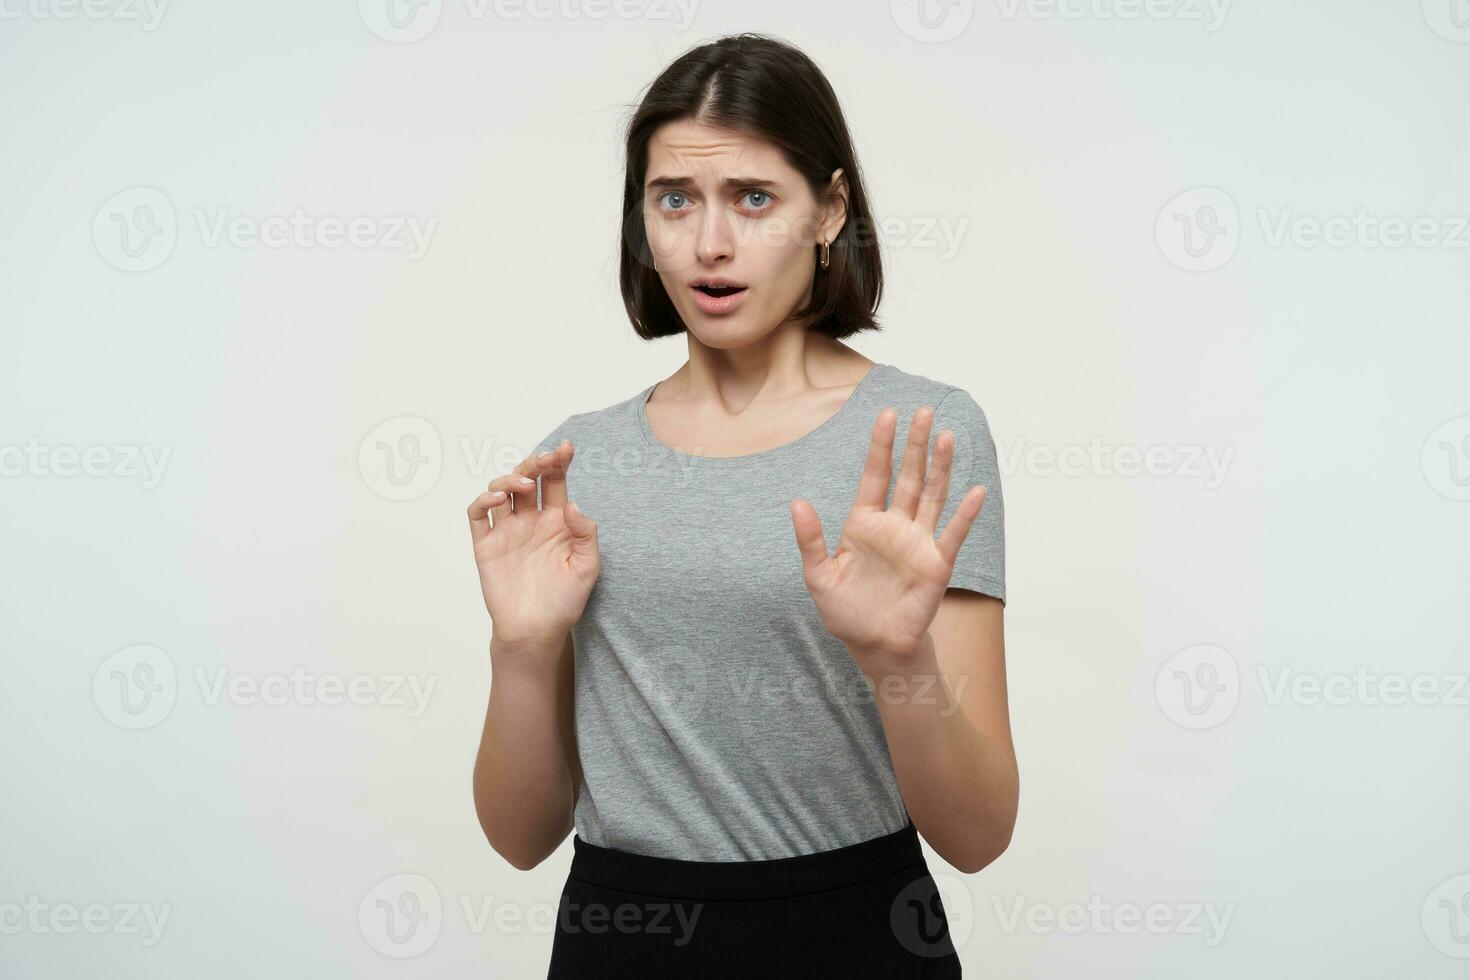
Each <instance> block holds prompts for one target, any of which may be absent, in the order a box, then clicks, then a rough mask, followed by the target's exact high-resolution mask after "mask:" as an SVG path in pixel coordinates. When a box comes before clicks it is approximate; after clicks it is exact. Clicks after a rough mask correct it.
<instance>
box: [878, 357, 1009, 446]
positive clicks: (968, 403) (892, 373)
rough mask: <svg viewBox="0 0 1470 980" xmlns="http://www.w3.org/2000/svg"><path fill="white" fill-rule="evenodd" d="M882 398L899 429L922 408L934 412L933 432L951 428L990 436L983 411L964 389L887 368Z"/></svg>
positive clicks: (956, 384)
mask: <svg viewBox="0 0 1470 980" xmlns="http://www.w3.org/2000/svg"><path fill="white" fill-rule="evenodd" d="M882 380H883V382H884V385H883V387H884V391H883V397H884V399H885V400H886V401H887V403H888V404H891V405H893V406H894V408H896V409H897V410H898V413H899V424H900V426H906V424H907V422H908V421H909V419H911V418H912V417H913V414H914V412H915V411H916V410H917V409H918V408H919V407H920V406H921V405H928V406H930V407H931V408H933V409H934V431H935V432H938V431H939V430H940V429H943V428H952V429H955V430H956V431H957V432H959V431H961V430H963V431H966V432H970V433H977V434H978V433H981V432H983V433H985V434H987V435H988V434H989V431H990V423H989V420H988V419H987V417H986V414H985V410H984V409H983V408H982V407H981V406H980V402H979V401H978V400H977V399H976V398H975V396H974V395H973V394H972V393H971V391H970V390H969V389H968V388H966V387H965V386H964V385H962V384H960V383H958V382H954V381H946V380H941V379H937V378H931V377H928V376H927V375H922V374H914V373H911V372H909V371H905V370H903V369H902V368H897V367H894V366H892V365H889V366H888V369H887V371H886V372H885V373H884V375H883V379H882Z"/></svg>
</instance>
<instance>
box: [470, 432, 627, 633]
mask: <svg viewBox="0 0 1470 980" xmlns="http://www.w3.org/2000/svg"><path fill="white" fill-rule="evenodd" d="M575 451H576V450H575V447H573V446H572V444H571V442H570V441H569V440H566V439H563V440H562V442H561V445H559V446H557V447H556V448H555V449H553V450H551V451H550V452H546V453H542V454H541V455H540V456H537V457H531V456H528V457H526V458H525V459H524V460H522V461H521V462H520V463H519V464H518V465H517V466H516V468H515V469H514V470H513V471H511V473H509V474H508V475H506V476H502V477H497V478H496V479H494V480H491V481H490V486H489V487H488V488H487V489H486V491H485V492H484V493H482V494H480V496H478V497H476V498H475V500H474V502H473V503H471V504H470V507H469V518H470V536H471V538H472V539H473V541H474V547H475V564H476V566H477V567H478V568H479V571H480V589H481V591H482V592H484V594H485V608H486V609H488V610H489V612H490V619H491V621H492V623H493V624H494V630H495V639H496V641H497V642H498V643H501V644H503V645H506V646H508V647H509V646H520V645H526V646H539V645H542V644H548V643H555V644H557V645H558V647H559V646H560V643H561V641H562V640H563V639H564V638H565V636H566V633H567V631H568V630H570V629H571V628H572V626H573V625H575V624H576V622H577V620H579V619H581V617H582V610H583V609H584V608H585V607H586V605H587V596H588V595H589V594H591V592H592V586H593V584H594V583H595V582H596V581H597V576H598V574H599V572H600V571H601V569H602V564H601V559H600V557H599V554H598V548H597V522H596V521H594V520H593V519H592V518H590V517H588V516H587V515H586V514H584V513H582V512H581V511H580V510H578V509H577V507H576V505H575V504H569V503H568V502H567V482H566V472H567V467H568V466H570V465H571V462H572V456H573V454H574V453H575ZM538 481H539V484H540V488H541V507H540V508H539V509H538V508H537V506H536V488H537V483H538Z"/></svg>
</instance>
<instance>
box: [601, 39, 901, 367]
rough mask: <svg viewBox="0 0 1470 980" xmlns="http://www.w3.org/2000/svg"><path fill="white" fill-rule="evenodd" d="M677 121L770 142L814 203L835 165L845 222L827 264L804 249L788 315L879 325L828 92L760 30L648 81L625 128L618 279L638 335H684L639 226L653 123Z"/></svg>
mask: <svg viewBox="0 0 1470 980" xmlns="http://www.w3.org/2000/svg"><path fill="white" fill-rule="evenodd" d="M680 120H690V121H692V122H696V123H700V124H702V125H709V126H715V127H717V128H720V129H728V130H733V131H737V132H743V133H747V134H750V135H752V136H756V137H759V138H761V139H764V140H765V141H767V142H769V143H771V144H773V145H774V146H776V147H777V148H779V149H780V150H781V152H782V154H783V155H784V156H785V158H786V160H787V162H788V163H790V164H791V166H792V168H793V169H795V170H796V171H797V172H799V173H800V174H801V175H802V177H803V178H805V179H806V182H807V186H808V187H809V188H811V192H812V195H813V196H814V197H815V198H816V200H817V201H818V203H819V204H827V203H830V200H831V194H830V193H829V190H828V184H829V182H830V180H831V177H832V171H834V170H836V169H838V168H839V167H840V168H841V169H842V173H843V177H844V178H845V179H846V183H847V218H846V220H845V222H844V223H843V226H842V230H841V231H840V232H838V234H837V237H836V238H834V239H833V240H832V242H831V244H830V246H829V248H830V255H831V260H830V265H829V267H828V268H826V269H823V268H821V266H820V264H818V263H817V261H816V259H817V250H816V249H813V251H812V262H813V264H814V266H815V267H816V271H815V276H814V278H813V280H812V295H811V302H810V304H809V305H807V306H806V307H803V308H801V309H798V310H794V311H792V313H791V314H790V315H791V317H792V318H793V319H805V318H808V317H812V318H813V320H812V324H811V329H812V330H817V331H821V332H822V333H825V334H827V335H828V336H830V337H833V338H842V337H847V336H850V335H851V334H855V333H857V332H858V331H860V330H878V329H881V328H880V327H879V325H878V322H877V319H876V318H875V316H874V313H875V311H876V310H877V308H878V300H879V297H880V296H881V294H882V291H883V266H882V261H881V260H880V258H879V256H878V244H877V240H876V236H875V235H873V234H871V233H870V232H871V230H872V229H873V228H875V227H876V226H875V225H874V223H873V216H872V213H871V212H870V210H869V208H868V196H867V192H866V191H865V190H864V188H863V181H862V177H861V175H860V174H859V172H858V165H857V156H856V154H855V153H854V152H853V148H852V138H851V137H850V136H849V135H848V131H847V123H846V121H845V120H844V119H843V117H842V110H841V108H840V107H839V106H838V103H837V96H836V94H835V93H834V92H833V91H832V86H831V85H830V84H828V82H827V79H826V77H825V76H824V75H823V74H822V72H821V69H819V68H818V67H817V66H816V64H815V63H813V62H812V60H811V59H810V58H808V57H807V56H806V55H805V54H803V53H802V52H801V51H799V50H797V49H796V48H794V47H792V46H791V45H789V44H786V43H785V42H782V41H779V40H776V39H775V38H772V37H768V36H766V35H763V34H752V33H744V34H736V35H730V36H727V37H722V38H720V39H718V40H716V41H713V42H711V43H709V44H703V45H700V46H699V47H697V48H693V49H691V50H689V51H687V52H685V53H684V54H682V55H680V56H679V58H678V60H676V61H674V62H673V63H672V64H671V65H669V66H668V67H667V68H665V69H664V71H663V72H662V73H661V74H660V75H659V76H658V78H656V79H654V81H653V83H652V84H651V85H649V87H648V92H647V94H646V95H645V96H644V97H643V100H642V102H640V103H639V104H638V106H637V107H636V109H635V111H634V113H633V116H632V118H631V120H630V121H629V123H628V130H627V159H626V164H625V176H624V180H623V232H622V256H621V260H620V262H619V273H618V282H619V285H620V286H621V287H622V292H623V305H624V306H625V307H626V308H627V311H628V318H629V319H630V320H631V321H632V323H633V329H634V330H635V331H636V332H637V333H638V335H639V336H640V337H642V338H643V339H645V340H652V339H654V338H656V337H668V336H673V335H675V334H680V333H684V332H685V331H686V329H687V328H686V327H685V324H684V321H683V320H682V319H681V318H680V317H679V314H678V312H677V311H676V310H675V309H674V304H673V302H672V301H671V300H670V299H669V296H668V293H667V292H666V291H665V290H664V285H663V281H662V280H661V279H659V275H658V270H657V269H655V268H654V264H653V255H652V253H651V251H650V249H649V245H648V232H647V229H646V228H645V227H644V223H643V193H644V191H643V182H644V181H645V180H646V179H647V171H648V143H649V140H650V139H651V138H652V137H653V134H654V132H655V131H657V130H658V129H659V127H661V126H663V125H665V124H666V123H670V122H676V121H680Z"/></svg>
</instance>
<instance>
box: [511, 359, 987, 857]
mask: <svg viewBox="0 0 1470 980" xmlns="http://www.w3.org/2000/svg"><path fill="white" fill-rule="evenodd" d="M654 387H655V386H654V385H649V386H648V387H647V388H645V389H643V391H641V392H639V393H638V394H637V395H635V396H633V397H632V398H629V399H626V400H624V401H621V402H618V403H616V404H614V405H610V406H608V407H607V408H604V409H601V410H599V411H592V412H584V413H579V414H575V415H572V416H569V417H568V418H567V419H566V420H565V421H563V422H562V423H561V425H559V426H557V427H556V428H555V429H554V430H553V431H552V432H550V433H549V434H548V435H547V436H546V438H544V439H543V440H542V441H541V442H540V443H538V445H537V448H536V450H535V451H536V452H541V451H543V450H545V449H549V448H551V447H553V446H555V445H557V444H558V443H559V442H560V441H561V440H562V438H563V437H565V438H568V439H571V440H572V442H573V443H574V444H575V445H576V453H575V456H574V458H573V460H572V464H571V467H570V469H569V470H568V472H567V492H568V498H569V499H570V500H573V501H575V502H576V504H577V506H578V507H580V508H581V509H582V510H583V511H585V512H586V513H587V514H589V515H590V516H591V517H592V518H593V519H594V520H596V521H597V522H598V526H599V534H598V536H599V542H600V555H601V561H602V570H601V574H600V575H599V577H598V579H597V582H596V583H595V584H594V586H593V588H592V592H591V595H590V596H589V597H588V600H587V608H586V610H585V611H584V612H583V614H582V618H581V620H580V621H579V622H578V623H577V625H576V626H575V627H574V628H573V631H572V637H573V642H574V645H575V649H576V655H575V670H576V709H575V710H576V732H577V749H578V755H579V757H580V760H581V763H582V768H583V782H582V786H581V788H580V792H579V794H578V798H577V805H576V813H575V824H576V831H577V834H578V835H579V836H580V837H581V838H582V839H583V840H586V841H588V842H590V843H593V844H598V845H601V846H603V847H612V848H617V849H619V850H626V851H632V852H635V853H640V854H651V855H656V856H659V857H668V858H680V859H685V860H696V861H754V860H766V859H770V858H781V857H790V856H793V855H798V854H807V853H812V852H816V851H824V850H830V849H833V848H837V847H844V846H846V845H849V844H855V843H858V842H861V841H865V840H869V839H871V838H874V837H878V836H881V835H884V834H888V833H892V832H894V831H897V830H900V829H902V828H903V826H904V825H905V823H907V821H908V811H907V809H906V808H905V806H904V802H903V797H902V796H901V794H900V793H899V787H898V782H897V779H896V777H895V775H894V771H893V763H892V760H891V758H890V756H889V753H888V742H887V739H886V737H885V734H884V730H883V722H882V719H881V717H880V716H879V714H878V707H877V704H876V703H875V701H874V695H873V692H872V689H871V688H870V687H869V686H868V684H867V681H866V679H865V678H864V677H863V675H862V672H861V671H860V670H859V669H858V667H857V664H856V663H855V662H854V661H853V659H852V656H851V654H849V653H848V651H847V648H846V647H845V646H844V645H843V644H842V642H841V641H840V640H838V639H837V638H836V637H834V636H833V635H832V634H831V633H830V632H829V631H828V630H827V628H826V626H825V625H824V624H823V623H822V619H821V616H820V615H819V614H818V612H817V608H816V606H815V604H814V603H813V602H812V599H811V595H810V594H809V593H808V592H807V589H806V585H805V583H804V582H803V580H802V568H801V555H800V552H799V551H798V549H797V546H796V535H795V532H794V530H793V529H792V525H791V516H790V504H791V501H792V499H794V498H796V497H802V498H804V499H806V500H808V501H810V502H811V504H812V506H813V507H815V508H816V511H817V514H818V515H819V516H820V517H821V520H822V530H823V533H824V535H825V537H826V540H827V551H828V553H829V554H831V553H832V551H834V550H835V548H836V545H837V540H838V537H839V536H840V535H841V533H842V526H843V523H844V522H845V520H846V518H847V513H848V511H849V510H850V509H851V507H852V503H853V499H854V497H855V496H856V494H857V485H858V480H859V477H860V475H861V472H862V466H863V461H864V459H865V457H866V455H867V450H868V446H869V443H870V441H871V438H872V429H873V423H874V421H875V420H876V419H877V416H878V413H879V412H880V411H881V410H882V409H883V408H885V407H888V406H892V407H894V408H895V409H896V410H897V412H898V432H897V435H896V438H895V440H894V462H893V466H894V469H893V473H894V476H895V477H896V476H897V472H898V466H899V464H900V463H901V461H902V453H903V445H904V440H905V439H906V438H907V433H908V428H909V423H910V421H911V420H912V417H913V413H914V411H915V410H916V409H917V408H918V407H919V406H921V405H932V406H934V407H935V418H934V424H933V427H932V429H931V431H930V451H931V453H932V451H933V445H934V439H935V438H936V437H937V436H938V434H939V432H940V431H942V430H943V429H950V430H952V431H953V432H954V434H955V469H954V472H953V473H952V474H951V478H950V487H949V500H948V502H947V504H946V505H945V508H944V512H943V514H942V515H941V517H940V523H939V527H940V528H941V529H942V528H943V527H944V525H945V523H946V522H948V521H949V519H950V517H951V516H952V515H953V514H954V509H955V507H956V506H957V505H958V503H959V501H960V499H961V498H962V497H963V496H964V494H965V492H966V491H967V490H968V489H969V488H970V487H971V486H972V485H974V484H976V483H980V484H984V485H985V487H986V488H987V492H986V497H985V502H984V506H983V507H982V508H981V511H980V515H979V516H978V517H977V518H976V519H975V523H974V525H973V527H972V528H971V530H970V534H969V537H968V538H967V539H966V540H965V543H964V545H963V547H962V548H961V549H960V552H959V557H958V560H957V562H956V565H955V570H954V575H953V577H952V578H951V579H950V583H949V584H950V587H951V588H963V589H970V590H973V591H975V592H982V593H985V594H987V595H992V596H996V597H998V598H1000V599H1001V601H1002V602H1004V600H1005V536H1004V510H1003V507H1002V503H1001V487H1000V478H999V471H998V467H997V465H996V455H995V444H994V442H993V440H992V438H991V434H990V429H989V426H988V424H987V422H986V418H985V414H984V412H983V411H981V409H980V406H979V405H978V404H976V402H975V401H974V399H973V398H971V396H970V395H969V394H968V393H967V392H966V391H965V390H964V389H962V388H957V387H954V386H953V385H947V384H943V383H941V382H938V381H934V380H931V379H929V378H926V377H922V376H919V375H914V374H909V373H907V372H905V371H902V370H900V369H899V368H897V367H894V366H892V365H889V364H878V365H877V366H876V367H874V368H872V369H871V370H870V371H869V373H868V374H867V375H866V376H865V377H864V378H863V379H862V380H861V381H860V382H859V383H858V386H857V387H856V389H855V390H854V391H853V393H852V394H851V396H850V397H849V399H848V400H847V402H845V403H844V404H843V406H842V407H841V408H840V409H839V410H838V411H837V413H836V414H835V415H833V416H832V417H831V418H829V419H828V420H827V421H826V422H824V423H822V424H821V425H820V426H818V427H817V428H816V429H813V430H812V431H811V432H808V433H807V434H806V435H803V436H801V437H799V438H797V439H795V440H793V441H791V442H788V443H786V444H785V445H782V446H778V447H776V448H774V449H770V450H766V451H764V452H758V453H751V454H748V455H744V456H735V457H720V458H717V457H708V456H702V455H691V454H689V453H685V452H682V451H681V448H686V449H691V450H694V451H695V453H698V452H699V451H700V449H701V447H697V446H696V447H680V448H674V447H670V446H666V445H665V444H663V443H662V442H660V441H659V440H658V438H657V437H655V436H654V434H653V432H652V430H651V428H650V427H649V425H648V417H647V415H646V414H645V412H644V403H645V402H646V401H647V399H648V396H649V395H650V394H651V393H652V392H653V389H654ZM889 492H890V499H891V493H892V487H891V485H890V491H889Z"/></svg>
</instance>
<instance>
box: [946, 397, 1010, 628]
mask: <svg viewBox="0 0 1470 980" xmlns="http://www.w3.org/2000/svg"><path fill="white" fill-rule="evenodd" d="M946 429H948V430H949V431H951V432H953V433H954V470H953V472H951V473H950V477H949V495H948V498H947V499H946V501H945V504H944V511H943V513H941V514H940V516H939V527H938V529H937V530H936V534H937V533H938V532H939V531H942V530H943V529H944V528H945V526H946V525H947V524H948V523H949V520H950V518H952V517H953V516H954V512H955V509H956V508H957V507H958V506H959V503H960V501H961V500H962V499H963V498H964V496H965V494H966V493H967V492H968V491H969V489H970V488H971V487H972V486H974V485H975V484H977V483H978V484H980V485H982V486H984V487H985V501H984V503H983V504H982V505H981V507H980V513H979V514H978V515H977V516H976V517H975V523H974V524H972V525H971V526H970V533H969V536H968V537H966V538H965V543H964V544H962V545H961V546H960V552H959V555H958V556H957V557H956V558H955V565H954V573H953V574H952V575H951V576H950V580H949V587H950V588H951V589H969V590H970V591H972V592H981V593H984V594H985V595H990V596H995V597H996V598H997V599H999V600H1000V601H1001V605H1005V601H1006V587H1005V583H1006V571H1005V551H1006V548H1005V506H1004V503H1003V500H1002V497H1001V487H1000V466H999V465H998V462H997V459H996V454H995V440H994V439H993V438H992V437H991V434H990V424H989V422H987V421H986V418H985V412H984V411H983V410H982V409H981V408H980V406H979V405H978V404H976V403H975V399H973V398H971V397H970V395H969V393H968V392H966V391H965V390H964V389H963V388H953V389H951V390H950V391H949V393H948V394H946V395H945V396H944V397H943V398H941V399H940V401H939V404H938V405H936V406H935V407H934V422H933V424H932V426H931V428H930V430H929V433H930V434H929V452H930V455H931V458H932V455H933V452H934V441H935V440H936V439H938V438H939V433H941V432H943V431H944V430H946Z"/></svg>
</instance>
